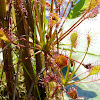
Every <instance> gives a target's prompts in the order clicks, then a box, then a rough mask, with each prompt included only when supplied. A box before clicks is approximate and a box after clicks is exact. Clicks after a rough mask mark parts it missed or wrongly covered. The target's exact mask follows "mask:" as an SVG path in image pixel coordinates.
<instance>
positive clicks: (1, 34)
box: [0, 29, 10, 42]
mask: <svg viewBox="0 0 100 100" xmlns="http://www.w3.org/2000/svg"><path fill="white" fill-rule="evenodd" d="M0 39H1V40H4V41H6V42H10V41H9V39H8V38H7V36H6V35H5V33H4V32H3V31H2V30H1V29H0Z"/></svg>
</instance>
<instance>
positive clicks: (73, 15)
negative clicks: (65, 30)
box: [68, 0, 85, 19]
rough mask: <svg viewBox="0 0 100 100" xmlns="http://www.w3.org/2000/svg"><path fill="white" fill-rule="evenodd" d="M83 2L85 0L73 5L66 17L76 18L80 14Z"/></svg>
mask: <svg viewBox="0 0 100 100" xmlns="http://www.w3.org/2000/svg"><path fill="white" fill-rule="evenodd" d="M84 4H85V0H80V1H79V2H78V3H77V4H76V5H75V6H74V8H73V9H72V11H71V13H70V14H69V15H68V18H69V19H72V18H76V17H78V16H79V15H80V14H82V12H81V11H82V7H83V6H84Z"/></svg>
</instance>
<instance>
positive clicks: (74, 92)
mask: <svg viewBox="0 0 100 100" xmlns="http://www.w3.org/2000/svg"><path fill="white" fill-rule="evenodd" d="M68 94H69V96H70V97H71V98H72V99H76V98H78V94H77V89H76V88H74V87H70V88H69V91H68Z"/></svg>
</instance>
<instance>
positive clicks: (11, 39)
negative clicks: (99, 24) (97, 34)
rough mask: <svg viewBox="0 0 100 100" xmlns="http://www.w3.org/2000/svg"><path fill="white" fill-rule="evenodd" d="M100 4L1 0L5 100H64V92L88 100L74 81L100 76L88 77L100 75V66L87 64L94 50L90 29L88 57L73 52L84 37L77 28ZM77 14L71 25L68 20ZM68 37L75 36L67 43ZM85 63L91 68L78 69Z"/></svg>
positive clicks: (0, 90) (1, 96) (0, 99)
mask: <svg viewBox="0 0 100 100" xmlns="http://www.w3.org/2000/svg"><path fill="white" fill-rule="evenodd" d="M99 8H100V0H0V48H1V51H0V53H2V54H3V57H2V58H3V60H2V61H1V62H0V63H1V64H0V100H64V93H66V94H68V95H69V98H71V99H83V100H84V99H85V97H79V94H78V93H77V87H76V88H75V87H74V86H73V84H81V83H88V82H94V81H99V80H100V77H98V78H95V79H92V80H88V81H84V80H85V79H87V78H88V77H90V76H94V75H95V74H98V73H99V72H100V65H99V64H95V65H94V64H93V63H92V62H91V63H88V64H84V63H83V61H84V59H85V57H86V55H91V54H90V53H88V49H89V47H90V45H91V42H92V39H91V36H90V34H87V36H86V42H87V44H86V48H85V49H86V51H85V52H84V53H83V59H82V60H81V61H78V60H75V59H74V58H73V57H72V56H73V53H75V52H76V51H75V50H76V48H77V46H78V43H77V41H78V39H79V34H78V32H77V31H74V30H75V29H76V28H77V27H78V26H79V25H80V24H81V23H82V22H83V21H84V20H86V19H89V18H92V17H95V16H96V15H97V14H98V12H99ZM75 18H78V19H77V21H76V22H75V23H73V25H72V26H71V27H70V28H69V29H68V28H67V27H68V26H69V25H68V24H67V25H66V26H65V23H67V21H68V20H69V19H75ZM65 27H66V28H65ZM63 29H64V30H65V29H66V30H65V31H64V30H63ZM68 36H70V39H69V40H70V41H69V42H68V43H67V44H65V43H62V40H64V39H65V40H66V39H67V37H68ZM92 55H93V56H95V54H92ZM76 63H77V64H78V66H76ZM82 66H83V67H84V68H85V69H86V71H85V72H81V71H80V73H78V74H76V73H77V71H78V70H79V68H80V67H82ZM63 68H66V69H67V70H66V72H65V75H64V74H63V71H62V70H63ZM70 69H71V71H70ZM81 75H83V76H84V77H82V78H78V77H79V76H81ZM76 78H78V80H74V79H76ZM67 87H70V88H69V89H67Z"/></svg>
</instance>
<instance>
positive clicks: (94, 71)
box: [89, 66, 100, 75]
mask: <svg viewBox="0 0 100 100" xmlns="http://www.w3.org/2000/svg"><path fill="white" fill-rule="evenodd" d="M99 71H100V66H94V67H93V68H92V69H91V71H90V73H89V75H94V74H97V73H99Z"/></svg>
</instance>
